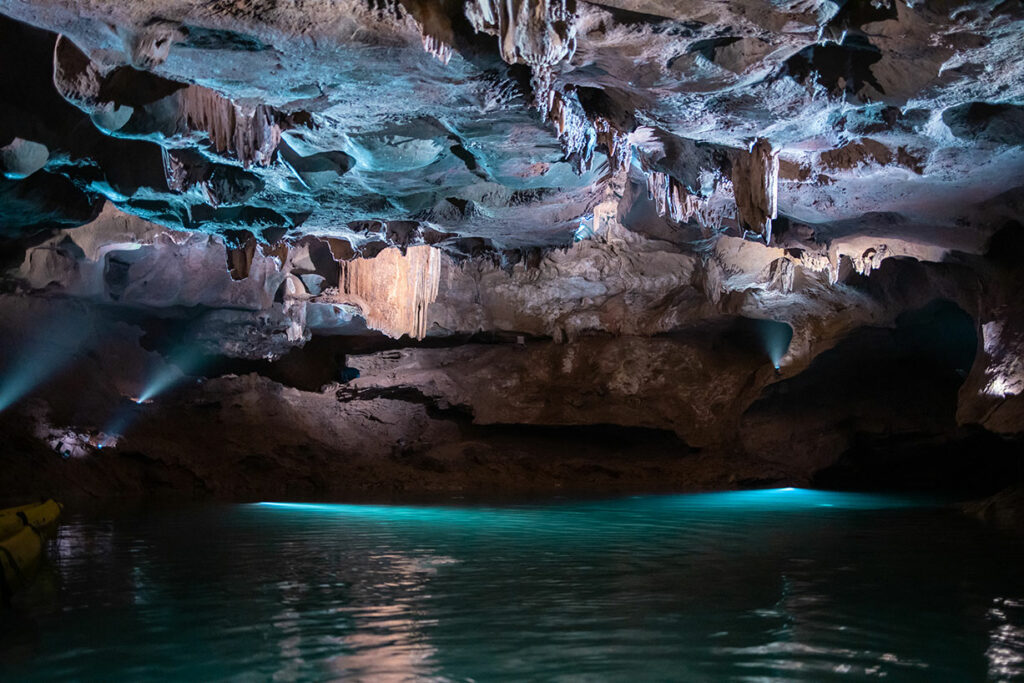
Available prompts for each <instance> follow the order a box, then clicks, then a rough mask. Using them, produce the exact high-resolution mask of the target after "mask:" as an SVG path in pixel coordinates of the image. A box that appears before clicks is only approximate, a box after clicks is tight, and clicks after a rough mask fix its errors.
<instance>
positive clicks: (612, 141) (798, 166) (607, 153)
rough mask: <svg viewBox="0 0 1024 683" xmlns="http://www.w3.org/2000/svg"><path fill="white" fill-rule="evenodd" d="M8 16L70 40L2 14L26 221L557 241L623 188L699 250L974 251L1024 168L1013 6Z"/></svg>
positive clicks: (13, 156) (463, 6)
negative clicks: (803, 245) (893, 239)
mask: <svg viewBox="0 0 1024 683" xmlns="http://www.w3.org/2000/svg"><path fill="white" fill-rule="evenodd" d="M0 12H2V13H4V14H6V15H8V16H9V17H12V18H14V19H16V20H18V21H20V22H25V23H27V24H29V25H31V26H34V27H38V28H39V29H43V30H45V31H47V32H51V33H47V34H43V33H41V32H38V31H33V30H32V29H29V28H27V27H25V26H22V25H18V24H15V23H14V22H12V21H10V20H6V19H5V20H4V33H5V35H8V36H9V38H6V39H5V46H4V48H3V50H4V51H5V53H6V54H5V55H4V61H5V64H6V65H11V66H17V68H5V69H4V71H5V74H4V84H3V87H4V90H5V97H4V101H3V104H2V117H0V121H2V124H3V125H2V130H0V132H2V135H3V138H4V139H3V140H2V142H3V143H4V145H6V146H5V147H4V157H3V159H4V162H3V163H4V165H5V175H6V180H4V188H3V193H4V195H5V204H7V207H8V208H7V209H6V210H5V214H6V215H5V216H4V218H5V222H6V223H7V226H6V227H5V231H6V232H7V233H8V234H10V233H12V232H17V231H19V230H20V231H22V232H24V231H25V230H30V229H31V228H32V227H34V226H36V225H41V224H53V223H55V222H56V223H62V224H65V225H71V224H74V223H75V222H76V221H77V222H79V223H81V222H86V221H85V220H84V219H85V218H86V217H88V216H90V215H91V214H90V209H92V212H93V213H94V212H95V205H96V201H97V199H99V198H105V199H106V200H108V201H110V202H112V203H113V204H115V205H116V206H117V207H118V208H119V209H121V210H122V211H125V212H127V213H132V214H135V215H138V216H140V217H143V218H145V219H146V220H148V221H152V222H155V223H158V224H161V225H164V226H168V227H171V228H177V229H187V230H201V231H205V232H208V233H220V234H223V235H227V236H228V238H229V239H235V240H238V239H239V237H238V235H239V233H241V232H243V231H244V232H245V233H248V234H252V235H253V236H254V237H255V238H256V239H258V240H260V241H262V242H266V243H274V242H277V241H278V240H280V239H282V238H287V239H296V238H300V237H302V236H305V235H316V236H331V237H337V238H343V239H346V240H347V241H349V242H350V243H351V244H352V245H353V247H354V248H355V250H356V251H359V250H360V248H361V247H362V246H364V245H367V244H370V245H372V244H374V243H378V242H380V241H381V240H383V241H385V242H387V243H389V244H390V243H395V242H401V243H403V246H404V245H405V244H408V243H415V242H425V243H430V244H437V245H442V246H446V247H447V248H449V249H450V250H452V251H455V252H457V251H458V250H460V249H461V250H464V251H465V250H467V249H472V248H475V247H477V248H478V247H483V248H486V249H496V250H505V249H523V248H529V247H551V246H559V245H565V244H567V243H569V242H570V241H571V240H572V238H573V235H574V234H575V233H576V232H577V230H579V228H580V224H581V220H582V221H583V222H584V223H585V222H586V220H587V218H588V217H589V216H591V215H592V214H593V211H594V207H595V206H596V205H597V204H599V203H600V202H601V201H604V200H605V199H606V198H607V197H606V193H607V192H608V190H609V188H612V189H613V190H617V191H618V196H622V195H623V192H622V191H621V186H622V185H623V183H630V184H633V185H636V186H638V187H641V188H644V189H645V192H634V193H633V194H632V195H630V200H631V201H632V202H633V203H643V204H647V203H649V204H650V206H649V207H639V209H637V207H635V206H622V207H620V209H621V213H627V212H628V210H630V209H634V210H643V209H645V208H647V209H651V208H653V213H655V214H661V215H660V216H657V215H656V216H654V217H647V218H646V219H645V220H646V222H647V223H654V222H660V223H662V224H663V226H662V229H663V230H664V231H667V232H671V233H674V235H675V237H676V239H677V240H678V241H681V242H683V241H687V240H689V241H694V240H696V239H698V238H701V237H705V238H706V237H707V236H708V235H712V234H717V233H720V232H722V231H732V232H733V233H734V234H740V235H746V236H748V237H750V238H752V239H760V240H765V239H770V238H771V233H772V230H773V229H774V231H775V233H776V234H777V235H778V234H779V233H780V232H781V231H785V229H787V228H791V227H792V226H794V225H796V226H797V227H798V228H800V229H802V230H804V231H805V232H807V233H808V234H812V235H814V236H816V237H817V238H818V240H819V241H825V240H827V239H829V238H830V237H832V236H835V235H836V234H849V233H850V232H856V231H863V232H870V231H872V230H878V229H879V227H882V228H883V229H884V228H891V226H893V225H898V226H899V227H900V229H901V230H903V231H904V233H905V234H912V235H914V236H915V239H919V240H921V241H925V242H930V243H935V244H938V245H939V246H943V245H942V242H943V241H944V240H946V241H947V242H949V240H952V242H951V243H947V244H946V245H944V246H950V247H955V248H965V247H968V248H969V247H970V245H971V243H972V242H973V243H975V248H978V247H977V246H976V245H977V243H979V241H983V239H984V235H982V236H981V237H979V236H978V235H956V234H955V233H956V232H957V231H956V230H947V228H956V227H957V225H958V223H959V224H963V223H965V222H968V219H969V216H968V214H969V211H970V209H971V208H972V207H975V206H978V205H984V204H985V203H992V202H996V203H999V202H1000V201H1001V198H1002V197H1003V195H1004V194H1005V193H1007V192H1010V191H1012V190H1014V189H1015V188H1017V187H1018V186H1019V185H1020V184H1021V180H1020V178H1021V170H1022V169H1024V150H1022V147H1021V145H1022V143H1024V108H1022V106H1021V103H1022V102H1024V78H1022V75H1024V74H1022V69H1024V66H1022V64H1024V62H1022V60H1021V59H1020V56H1021V54H1020V53H1021V51H1022V49H1024V48H1022V41H1021V40H1020V36H1021V35H1022V28H1024V23H1022V22H1024V10H1022V8H1021V4H1020V3H1018V2H975V3H955V2H950V3H946V2H941V3H933V2H929V3H923V2H915V3H907V2H903V1H897V0H893V1H892V2H885V1H877V2H846V3H843V2H831V1H825V2H816V1H814V0H801V1H794V2H762V1H756V0H743V1H737V2H660V1H646V0H645V1H634V0H619V1H617V2H611V3H604V4H597V3H588V2H582V1H581V2H567V3H566V2H538V1H536V0H531V1H519V0H517V1H515V2H511V3H508V4H505V5H499V4H493V5H492V4H491V3H489V2H486V1H481V2H467V3H458V2H429V1H425V0H423V1H413V0H409V1H407V2H347V1H345V2H281V1H278V0H265V1H264V0H261V1H259V2H164V1H161V2H138V1H133V2H123V1H121V2H118V1H108V2H96V3H88V4H84V3H80V2H73V1H71V0H64V1H61V0H56V1H32V2H5V3H2V4H0ZM52 34H59V37H56V38H55V37H54V36H53V35H52ZM43 79H45V80H46V81H47V82H46V83H43V82H41V81H42V80H43ZM37 171H38V173H37ZM24 176H30V177H29V178H26V179H25V182H20V181H19V180H17V179H20V178H22V177H24ZM26 185H27V187H26ZM644 186H648V187H644ZM391 224H394V225H393V226H392V227H391V229H390V230H389V227H388V226H389V225H391ZM974 229H975V230H978V229H980V230H981V231H982V233H984V230H985V229H986V226H983V225H982V226H974ZM968 230H969V229H968ZM965 231H966V230H961V231H960V232H965Z"/></svg>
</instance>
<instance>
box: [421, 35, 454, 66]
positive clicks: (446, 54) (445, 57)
mask: <svg viewBox="0 0 1024 683" xmlns="http://www.w3.org/2000/svg"><path fill="white" fill-rule="evenodd" d="M423 49H424V50H425V51H426V52H427V54H429V55H431V56H432V57H434V58H435V59H437V60H438V61H439V62H441V63H442V64H447V63H448V62H449V61H450V60H451V58H452V46H451V45H448V44H447V43H445V42H444V41H443V40H441V39H440V38H435V37H434V36H432V35H429V34H427V33H424V34H423Z"/></svg>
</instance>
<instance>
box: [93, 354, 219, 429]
mask: <svg viewBox="0 0 1024 683" xmlns="http://www.w3.org/2000/svg"><path fill="white" fill-rule="evenodd" d="M203 358H204V356H203V354H202V352H201V351H200V350H199V349H198V348H197V347H191V346H185V347H181V348H179V349H177V350H175V351H174V352H173V353H171V354H170V355H169V356H168V357H167V360H166V361H165V362H162V363H161V364H160V365H159V367H157V368H155V369H154V370H153V371H152V372H151V373H150V375H149V377H148V378H147V380H146V384H145V386H144V387H143V389H142V392H141V393H140V394H139V395H138V396H132V397H128V400H129V401H130V403H127V404H123V405H121V406H119V407H118V408H117V410H116V411H115V412H114V416H113V417H112V418H111V419H110V422H108V423H107V425H106V427H104V429H103V431H104V432H105V433H106V434H110V435H113V436H116V437H118V438H120V437H123V436H124V433H125V432H126V431H127V430H128V428H129V427H131V425H132V424H133V423H134V422H135V421H136V420H138V418H139V415H140V414H141V412H142V408H141V406H143V405H145V404H148V403H152V402H153V401H154V399H156V397H158V396H160V395H161V394H163V393H164V392H166V391H167V390H169V389H171V388H172V387H174V386H175V385H177V384H179V383H181V382H182V381H184V380H185V379H187V378H188V376H189V374H190V373H194V372H196V371H198V370H199V369H200V367H201V366H202V364H203ZM115 443H116V439H115Z"/></svg>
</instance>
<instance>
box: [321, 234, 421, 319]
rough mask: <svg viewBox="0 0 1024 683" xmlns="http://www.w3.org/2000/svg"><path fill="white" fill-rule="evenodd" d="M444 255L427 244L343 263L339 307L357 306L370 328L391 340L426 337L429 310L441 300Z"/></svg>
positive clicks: (389, 250)
mask: <svg viewBox="0 0 1024 683" xmlns="http://www.w3.org/2000/svg"><path fill="white" fill-rule="evenodd" d="M440 281H441V252H439V251H438V250H437V249H434V248H433V247H429V246H417V247H409V249H407V250H406V251H405V253H403V252H402V251H401V250H400V249H385V250H384V251H382V252H380V253H379V254H378V255H377V256H376V257H374V258H372V259H355V260H353V261H348V262H343V263H341V277H340V279H339V282H338V293H337V295H335V297H332V298H336V299H337V301H338V302H339V303H350V304H355V305H356V306H358V307H359V308H360V309H361V310H362V312H363V316H364V317H365V319H366V324H367V326H369V327H371V328H373V329H375V330H380V331H381V332H383V333H384V334H386V335H388V336H389V337H393V338H396V339H397V338H398V337H401V336H402V335H403V334H406V335H409V336H410V337H413V338H415V339H422V338H423V337H424V336H426V333H427V310H428V307H429V306H430V304H431V303H433V302H434V301H435V300H436V299H437V291H438V285H439V283H440Z"/></svg>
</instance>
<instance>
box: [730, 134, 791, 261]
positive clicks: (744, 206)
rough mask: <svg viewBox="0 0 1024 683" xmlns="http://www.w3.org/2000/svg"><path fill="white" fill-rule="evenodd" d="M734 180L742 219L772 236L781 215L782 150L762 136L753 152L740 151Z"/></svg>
mask: <svg viewBox="0 0 1024 683" xmlns="http://www.w3.org/2000/svg"><path fill="white" fill-rule="evenodd" d="M732 184H733V190H734V192H735V195H736V209H737V211H738V213H739V219H740V222H741V223H743V224H745V225H746V226H747V227H748V228H749V229H751V230H754V231H755V232H757V233H759V234H761V235H763V236H764V238H765V243H766V244H767V243H769V242H771V239H772V221H773V220H774V219H775V218H777V217H778V196H779V154H778V152H777V151H775V150H773V149H772V144H771V143H770V142H769V141H768V140H765V139H764V138H758V139H757V141H756V142H755V143H754V144H753V146H752V147H751V149H750V152H749V153H744V152H740V154H739V156H738V157H737V158H736V160H735V162H734V163H733V170H732Z"/></svg>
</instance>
